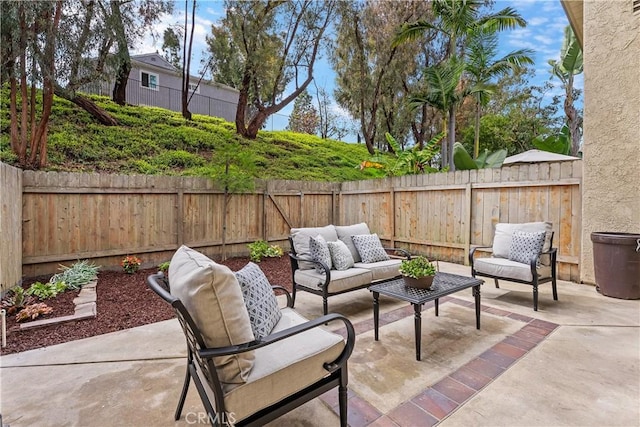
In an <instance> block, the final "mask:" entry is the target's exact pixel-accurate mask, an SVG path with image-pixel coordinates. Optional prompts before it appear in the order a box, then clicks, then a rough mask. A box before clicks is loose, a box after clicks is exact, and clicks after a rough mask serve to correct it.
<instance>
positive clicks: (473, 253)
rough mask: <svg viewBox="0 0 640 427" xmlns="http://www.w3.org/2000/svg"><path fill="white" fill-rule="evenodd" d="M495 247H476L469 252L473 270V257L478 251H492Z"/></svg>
mask: <svg viewBox="0 0 640 427" xmlns="http://www.w3.org/2000/svg"><path fill="white" fill-rule="evenodd" d="M492 247H493V246H474V247H472V248H471V250H470V251H469V264H470V265H471V268H473V257H474V255H475V253H476V249H491V248H492Z"/></svg>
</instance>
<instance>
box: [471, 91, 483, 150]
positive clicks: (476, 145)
mask: <svg viewBox="0 0 640 427" xmlns="http://www.w3.org/2000/svg"><path fill="white" fill-rule="evenodd" d="M480 108H482V107H481V106H480V102H479V101H476V126H475V133H474V135H473V158H474V159H477V158H478V156H479V155H480V114H481V111H480Z"/></svg>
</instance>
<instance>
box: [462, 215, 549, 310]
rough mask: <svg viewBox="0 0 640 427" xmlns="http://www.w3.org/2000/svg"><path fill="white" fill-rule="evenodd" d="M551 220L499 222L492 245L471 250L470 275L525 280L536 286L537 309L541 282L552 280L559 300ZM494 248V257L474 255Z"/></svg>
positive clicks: (518, 281)
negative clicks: (480, 250) (516, 222)
mask: <svg viewBox="0 0 640 427" xmlns="http://www.w3.org/2000/svg"><path fill="white" fill-rule="evenodd" d="M551 228H552V224H551V223H550V222H529V223H522V224H506V223H498V224H496V231H495V234H494V237H493V245H492V246H477V247H474V248H472V249H471V252H470V253H469V262H470V264H471V275H472V276H473V277H476V276H483V277H489V278H493V279H494V282H495V285H496V288H499V287H500V286H499V284H498V279H503V280H508V281H511V282H516V283H525V284H528V285H531V286H532V287H533V310H534V311H538V285H540V284H542V283H548V282H551V287H552V291H553V299H554V300H555V301H557V300H558V290H557V287H556V256H557V249H556V248H554V247H553V231H552V230H551ZM485 248H491V256H490V257H484V258H477V257H475V254H476V250H478V249H485Z"/></svg>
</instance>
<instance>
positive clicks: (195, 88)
mask: <svg viewBox="0 0 640 427" xmlns="http://www.w3.org/2000/svg"><path fill="white" fill-rule="evenodd" d="M189 92H193V93H200V85H199V84H197V83H189Z"/></svg>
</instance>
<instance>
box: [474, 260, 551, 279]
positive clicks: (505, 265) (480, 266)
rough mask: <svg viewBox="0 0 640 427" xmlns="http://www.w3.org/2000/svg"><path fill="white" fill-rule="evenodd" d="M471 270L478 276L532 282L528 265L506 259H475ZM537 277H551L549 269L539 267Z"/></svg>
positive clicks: (542, 266)
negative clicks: (488, 275)
mask: <svg viewBox="0 0 640 427" xmlns="http://www.w3.org/2000/svg"><path fill="white" fill-rule="evenodd" d="M473 268H474V269H475V270H476V272H478V273H479V274H490V275H492V276H499V277H504V278H509V279H517V280H525V281H527V282H530V281H532V280H533V276H532V275H531V267H530V266H529V265H528V264H522V263H519V262H515V261H511V260H510V259H506V258H476V259H475V260H474V261H473ZM538 277H539V278H547V277H551V267H550V266H546V265H540V266H539V267H538Z"/></svg>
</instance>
